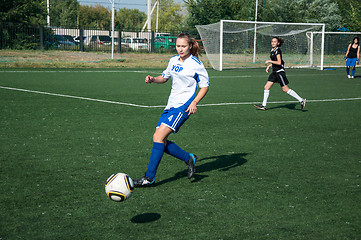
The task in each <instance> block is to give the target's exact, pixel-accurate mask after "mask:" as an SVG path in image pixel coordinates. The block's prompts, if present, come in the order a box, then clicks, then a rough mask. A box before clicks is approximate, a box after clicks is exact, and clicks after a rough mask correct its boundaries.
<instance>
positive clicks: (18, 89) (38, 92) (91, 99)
mask: <svg viewBox="0 0 361 240" xmlns="http://www.w3.org/2000/svg"><path fill="white" fill-rule="evenodd" d="M0 88H3V89H8V90H14V91H21V92H30V93H37V94H45V95H51V96H57V97H65V98H75V99H81V100H88V101H94V102H103V103H112V104H119V105H126V106H132V107H141V108H157V107H165V106H146V105H138V104H133V103H123V102H115V101H108V100H101V99H95V98H87V97H78V96H72V95H65V94H57V93H49V92H40V91H33V90H27V89H21V88H11V87H4V86H0Z"/></svg>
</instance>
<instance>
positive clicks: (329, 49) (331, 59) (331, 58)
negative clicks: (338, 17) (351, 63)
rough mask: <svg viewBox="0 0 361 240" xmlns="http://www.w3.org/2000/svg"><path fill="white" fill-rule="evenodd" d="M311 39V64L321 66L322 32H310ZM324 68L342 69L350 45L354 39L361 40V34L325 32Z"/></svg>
mask: <svg viewBox="0 0 361 240" xmlns="http://www.w3.org/2000/svg"><path fill="white" fill-rule="evenodd" d="M307 35H308V36H309V39H310V51H311V56H312V55H313V58H311V61H312V62H311V64H313V65H320V62H319V59H320V58H319V56H318V55H317V54H318V53H319V52H320V49H319V47H320V45H321V42H322V32H308V33H307ZM324 35H325V38H324V39H325V40H324V57H323V66H324V67H325V68H326V67H340V66H345V64H346V63H345V60H344V56H345V54H346V52H347V47H348V45H349V44H350V43H351V42H352V40H353V38H354V37H358V38H359V39H361V32H325V33H324Z"/></svg>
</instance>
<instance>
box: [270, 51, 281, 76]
mask: <svg viewBox="0 0 361 240" xmlns="http://www.w3.org/2000/svg"><path fill="white" fill-rule="evenodd" d="M278 54H279V55H280V56H281V65H277V64H273V63H272V70H273V71H274V72H277V71H279V70H281V69H284V65H285V62H284V61H283V59H282V52H281V49H280V48H279V47H276V48H275V49H274V50H273V49H272V50H271V56H270V58H271V60H272V61H277V55H278Z"/></svg>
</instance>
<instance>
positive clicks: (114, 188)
mask: <svg viewBox="0 0 361 240" xmlns="http://www.w3.org/2000/svg"><path fill="white" fill-rule="evenodd" d="M133 189H134V184H133V180H132V179H131V178H130V177H129V176H128V175H127V174H125V173H116V174H112V175H111V176H110V177H109V178H108V180H107V182H106V184H105V192H106V194H107V195H108V197H109V198H110V199H111V200H113V201H116V202H123V201H125V200H127V199H128V198H130V196H131V195H132V192H133Z"/></svg>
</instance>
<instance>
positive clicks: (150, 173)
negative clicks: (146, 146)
mask: <svg viewBox="0 0 361 240" xmlns="http://www.w3.org/2000/svg"><path fill="white" fill-rule="evenodd" d="M163 153H164V143H157V142H153V149H152V153H151V154H150V159H149V163H148V169H147V172H146V174H145V175H146V176H147V177H149V178H151V179H153V178H154V177H155V174H156V173H157V169H158V166H159V163H160V160H161V159H162V157H163Z"/></svg>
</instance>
